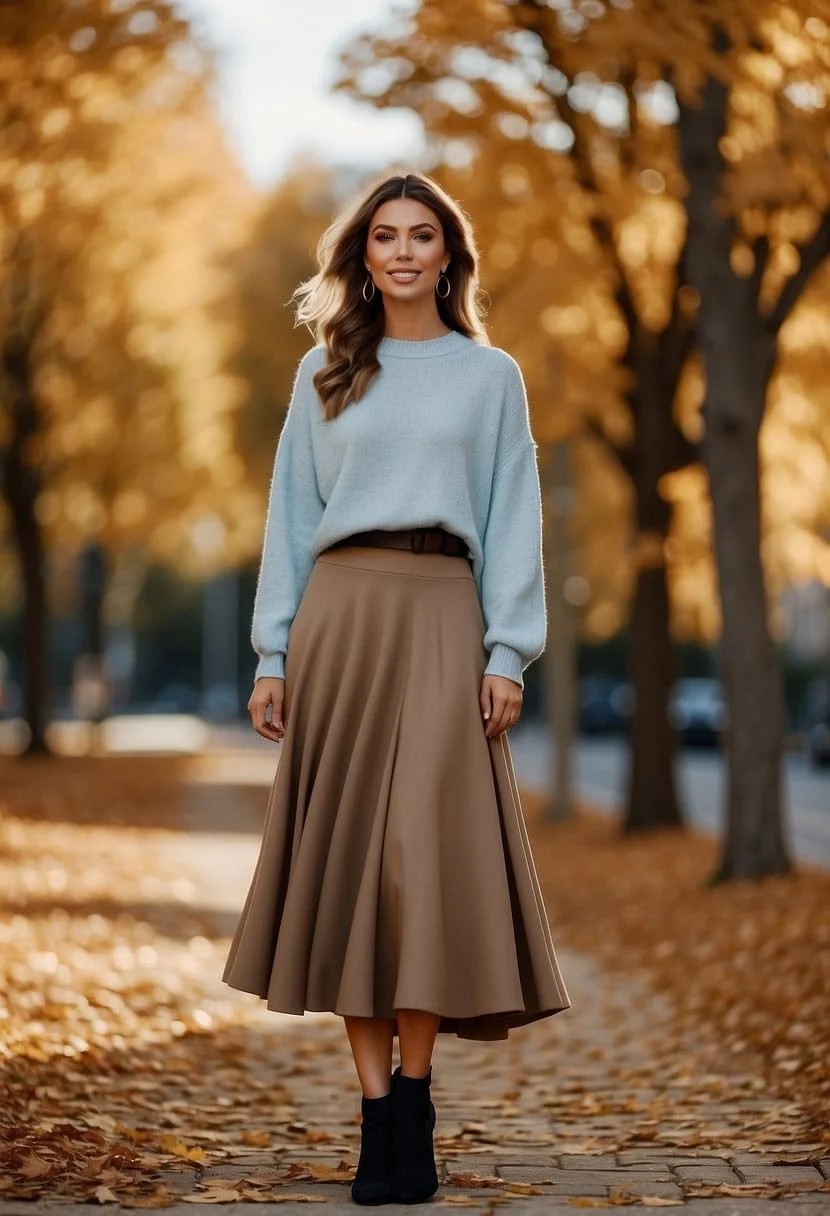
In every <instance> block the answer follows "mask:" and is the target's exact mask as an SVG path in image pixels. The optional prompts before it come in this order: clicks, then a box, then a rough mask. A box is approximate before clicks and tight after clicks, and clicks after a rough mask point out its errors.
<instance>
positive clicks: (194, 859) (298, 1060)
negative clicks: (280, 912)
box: [0, 770, 830, 1216]
mask: <svg viewBox="0 0 830 1216" xmlns="http://www.w3.org/2000/svg"><path fill="white" fill-rule="evenodd" d="M229 790H230V786H229V785H228V784H227V782H226V781H224V780H223V779H222V775H221V773H220V772H219V770H217V779H216V782H215V784H214V785H211V784H210V783H206V784H202V785H201V786H199V787H198V788H197V787H195V786H194V788H193V789H191V790H189V791H187V792H186V794H185V797H184V798H183V801H182V807H181V809H180V811H179V816H178V827H179V829H180V830H174V831H172V832H171V833H170V835H169V836H167V837H166V838H165V841H164V844H163V850H164V856H163V858H162V857H161V856H159V858H158V864H159V866H160V867H162V866H167V867H168V868H171V867H172V869H173V870H175V871H178V873H179V874H181V875H183V876H185V877H186V878H187V879H188V880H189V882H190V884H191V886H190V889H189V892H188V897H187V902H186V903H184V904H182V905H181V906H180V907H179V910H178V912H177V911H176V905H171V907H170V909H169V910H168V913H167V915H168V916H169V917H171V918H172V919H171V921H170V925H169V933H170V935H171V937H175V936H176V935H178V936H179V938H180V939H181V941H182V942H183V943H185V945H184V947H182V948H183V949H186V951H187V953H186V956H183V957H186V959H187V960H190V961H189V962H188V963H187V966H188V967H189V968H191V970H194V969H195V971H196V972H198V976H197V978H198V981H199V983H200V985H201V991H202V999H201V1001H200V1009H199V1010H198V1011H196V1013H195V1014H194V1016H195V1018H196V1022H197V1023H198V1024H199V1025H201V1026H202V1028H203V1033H191V1034H181V1035H180V1036H179V1037H174V1038H173V1039H172V1040H171V1041H170V1042H169V1043H167V1044H166V1045H163V1046H159V1043H158V1042H156V1043H152V1042H148V1043H147V1044H146V1046H145V1047H143V1048H142V1047H141V1046H140V1045H139V1047H137V1048H136V1049H134V1050H132V1051H131V1052H130V1054H129V1057H128V1058H127V1059H125V1061H124V1062H122V1063H121V1064H118V1063H117V1062H116V1063H114V1064H113V1066H112V1067H111V1068H110V1069H109V1070H108V1071H107V1072H106V1073H105V1074H102V1075H99V1076H95V1075H93V1076H91V1077H89V1078H88V1079H87V1080H85V1083H84V1100H83V1103H82V1109H77V1110H74V1111H70V1110H67V1111H65V1112H64V1117H65V1118H66V1119H72V1120H76V1121H79V1122H81V1123H85V1124H86V1125H87V1126H93V1127H99V1128H100V1129H102V1130H103V1131H106V1132H108V1133H113V1132H116V1133H118V1132H121V1133H123V1131H124V1129H125V1128H130V1129H133V1134H134V1135H138V1136H140V1135H141V1134H144V1133H146V1134H149V1133H153V1134H154V1135H155V1136H156V1137H157V1136H158V1134H159V1132H164V1134H165V1135H166V1136H167V1142H166V1148H167V1151H168V1153H169V1152H172V1153H178V1154H180V1155H181V1168H179V1169H173V1170H171V1169H169V1168H167V1166H168V1161H167V1160H166V1161H164V1162H162V1161H161V1160H160V1163H159V1164H160V1167H161V1168H160V1169H159V1174H158V1185H159V1187H160V1188H164V1189H163V1190H160V1191H159V1192H158V1200H159V1204H160V1205H161V1204H163V1203H167V1204H169V1203H170V1201H171V1200H172V1201H174V1206H173V1207H172V1208H171V1207H169V1206H167V1207H166V1208H165V1209H164V1210H166V1211H171V1212H174V1213H175V1214H176V1216H181V1214H183V1213H191V1212H192V1210H193V1209H192V1204H193V1203H194V1202H197V1203H198V1202H220V1203H222V1204H223V1206H224V1205H227V1208H230V1209H231V1210H232V1211H236V1209H237V1207H238V1206H240V1203H242V1202H244V1201H247V1202H249V1203H250V1202H253V1201H256V1202H257V1203H259V1204H260V1205H262V1206H261V1207H260V1208H258V1209H257V1210H259V1211H262V1210H263V1208H264V1209H265V1210H267V1209H268V1205H269V1203H273V1204H277V1203H278V1204H279V1208H278V1211H279V1212H286V1213H288V1212H297V1213H301V1212H306V1211H307V1210H308V1204H309V1203H310V1202H318V1203H324V1204H326V1205H327V1211H331V1212H337V1213H346V1212H349V1213H353V1212H354V1211H356V1210H358V1209H357V1208H356V1207H355V1205H353V1204H352V1203H351V1202H350V1199H349V1194H348V1182H349V1178H350V1175H351V1170H352V1168H353V1166H354V1162H355V1160H356V1154H357V1145H358V1139H359V1131H358V1126H357V1111H358V1106H359V1089H358V1086H357V1081H356V1077H355V1074H354V1068H353V1064H352V1060H351V1056H350V1053H349V1051H348V1047H347V1044H346V1039H345V1035H344V1032H343V1027H342V1022H341V1021H340V1020H339V1019H337V1018H333V1017H330V1016H328V1015H318V1016H313V1017H312V1016H309V1017H306V1018H304V1019H298V1018H288V1017H283V1016H280V1015H274V1014H266V1013H265V1012H264V1010H263V1009H262V1005H261V1003H260V1002H258V1001H256V1000H255V998H252V997H248V996H246V995H244V994H236V993H232V992H230V990H228V989H227V988H226V987H225V986H223V985H221V983H220V982H219V979H218V975H219V973H220V971H221V966H222V963H223V960H224V956H225V954H226V951H227V945H228V934H229V933H230V931H231V929H232V926H233V924H234V921H235V917H236V913H237V911H238V908H239V905H240V902H241V898H242V896H243V894H244V889H245V886H246V884H247V881H248V877H249V876H250V873H251V870H252V868H253V863H254V858H255V854H256V846H257V836H256V834H254V833H253V832H252V831H251V821H252V818H256V816H257V815H258V814H259V813H260V811H261V806H262V803H263V789H262V786H261V784H258V783H257V781H256V780H255V779H254V780H252V781H251V782H250V785H249V788H248V789H247V790H245V791H243V790H241V789H240V787H239V786H236V787H234V794H233V798H234V800H235V801H234V803H233V806H231V805H230V804H229ZM197 819H198V828H199V830H197V831H195V832H193V831H188V830H187V829H188V828H189V827H191V826H195V825H196V821H197ZM234 823H235V824H236V825H237V830H234ZM174 827H175V823H174ZM194 906H197V907H198V909H199V916H200V918H201V920H200V923H201V924H202V926H203V928H202V932H201V933H200V934H199V935H198V936H195V937H190V934H192V932H193V929H192V927H190V925H191V922H189V921H188V917H189V916H192V908H193V907H194ZM189 909H190V911H189ZM177 916H178V917H179V921H177V920H176V917H177ZM204 926H207V928H205V927H204ZM560 958H561V963H562V968H563V972H564V975H565V978H566V982H567V983H568V987H569V991H570V995H571V999H572V1001H573V1008H572V1009H570V1010H567V1011H566V1012H564V1013H561V1014H558V1015H556V1016H555V1017H553V1018H550V1019H547V1020H545V1021H543V1022H540V1023H536V1024H534V1025H531V1026H529V1027H525V1028H523V1029H522V1030H519V1031H516V1032H514V1033H513V1035H512V1036H511V1038H510V1039H509V1040H508V1041H507V1042H506V1043H498V1044H476V1043H470V1042H465V1041H461V1040H458V1039H456V1038H450V1037H448V1036H441V1037H440V1038H439V1042H438V1045H437V1048H436V1053H435V1058H434V1064H433V1079H434V1080H433V1096H434V1100H435V1103H436V1107H437V1111H438V1124H437V1127H436V1150H437V1156H438V1159H439V1164H440V1176H441V1181H442V1186H441V1190H440V1191H439V1194H438V1196H437V1197H436V1199H435V1200H433V1202H432V1203H431V1204H429V1205H425V1206H428V1207H435V1206H458V1207H471V1208H472V1207H475V1208H477V1209H478V1210H480V1211H482V1212H491V1213H495V1212H497V1211H502V1210H503V1211H510V1212H513V1211H515V1212H524V1213H527V1214H528V1216H531V1214H532V1216H539V1214H541V1213H559V1212H565V1211H572V1210H573V1209H574V1208H575V1207H583V1206H584V1207H594V1206H596V1207H600V1206H617V1205H618V1204H620V1205H621V1204H625V1205H630V1206H632V1207H633V1208H635V1209H636V1210H643V1211H645V1209H646V1208H651V1207H658V1206H674V1205H678V1206H681V1205H682V1206H684V1207H685V1208H686V1209H687V1210H688V1211H689V1213H690V1214H691V1213H693V1214H695V1216H696V1214H697V1213H708V1212H710V1211H716V1212H717V1213H718V1214H720V1216H726V1214H727V1213H728V1214H729V1216H738V1214H746V1216H754V1214H755V1213H756V1212H761V1211H762V1210H764V1211H767V1212H768V1213H770V1214H772V1213H776V1214H777V1213H781V1212H782V1211H793V1212H794V1211H796V1209H798V1210H801V1209H803V1208H804V1207H805V1205H806V1207H807V1208H808V1210H810V1209H815V1210H816V1211H819V1210H822V1209H827V1210H830V1147H827V1148H825V1150H824V1151H825V1153H826V1155H825V1156H822V1155H821V1152H820V1151H817V1146H816V1144H815V1141H814V1140H810V1139H809V1138H808V1130H807V1127H808V1125H807V1121H806V1118H804V1116H803V1115H802V1112H801V1111H799V1110H798V1109H797V1108H794V1107H793V1106H792V1105H789V1106H786V1107H784V1106H782V1104H781V1103H780V1102H779V1101H778V1100H776V1098H775V1097H774V1096H773V1095H771V1094H770V1093H768V1092H767V1091H766V1090H765V1088H764V1086H763V1084H762V1083H761V1082H760V1081H759V1079H758V1078H759V1076H760V1073H759V1072H757V1071H753V1069H752V1067H751V1061H746V1060H741V1061H735V1060H734V1059H732V1058H728V1057H727V1058H724V1057H723V1055H722V1053H721V1052H720V1051H719V1048H718V1046H717V1044H716V1043H713V1042H711V1041H707V1039H706V1037H705V1035H701V1038H700V1040H699V1041H696V1042H684V1043H677V1044H675V1046H674V1050H673V1052H672V1053H671V1055H670V1056H669V1060H670V1063H669V1064H668V1065H667V1063H666V1059H667V1053H666V1050H665V1047H666V1036H667V1035H670V1034H672V1033H673V1030H672V1023H671V1011H670V1009H668V1007H667V1006H666V1005H665V1003H664V1002H663V1001H662V1000H661V999H660V998H659V997H658V996H656V995H655V994H654V993H652V992H650V991H649V990H648V989H646V988H645V987H643V986H642V984H641V983H639V982H638V981H635V980H626V981H621V980H620V978H619V977H612V976H610V975H609V974H608V973H606V972H604V971H603V970H602V969H601V968H600V967H599V965H598V964H597V963H595V962H594V961H593V960H592V959H590V958H588V957H585V956H581V955H577V954H574V953H572V952H570V951H569V950H566V949H563V948H560ZM191 978H192V976H191ZM182 1029H183V1030H184V1027H182ZM191 1029H193V1027H192V1026H191ZM197 1029H198V1027H197ZM135 1129H144V1133H142V1132H141V1131H138V1132H137V1131H135ZM188 1155H189V1156H190V1158H191V1159H190V1160H188ZM103 1199H104V1201H106V1197H105V1196H104V1197H103ZM771 1201H775V1207H770V1203H771ZM143 1206H149V1204H147V1205H143ZM41 1208H43V1209H45V1210H48V1211H50V1212H55V1213H60V1214H65V1216H69V1214H70V1213H75V1212H78V1213H81V1212H88V1211H89V1207H88V1205H82V1204H73V1203H67V1202H63V1203H62V1202H59V1201H55V1200H39V1201H37V1202H36V1203H31V1202H22V1201H7V1202H0V1216H17V1214H18V1213H19V1214H20V1216H24V1214H29V1213H31V1212H32V1211H33V1209H38V1210H39V1209H41ZM226 1210H227V1209H226ZM385 1210H391V1207H388V1208H386V1209H385ZM396 1210H397V1209H396ZM407 1210H421V1209H420V1207H419V1208H415V1209H407ZM246 1211H248V1212H250V1211H251V1208H250V1207H248V1208H246Z"/></svg>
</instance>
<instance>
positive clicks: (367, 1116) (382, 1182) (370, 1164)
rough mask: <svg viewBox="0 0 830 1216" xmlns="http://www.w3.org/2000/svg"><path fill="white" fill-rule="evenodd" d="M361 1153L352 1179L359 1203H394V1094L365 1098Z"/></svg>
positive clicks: (361, 1129) (361, 1130)
mask: <svg viewBox="0 0 830 1216" xmlns="http://www.w3.org/2000/svg"><path fill="white" fill-rule="evenodd" d="M360 1113H361V1115H362V1117H363V1122H362V1123H361V1125H360V1157H359V1158H358V1162H357V1171H356V1173H355V1176H354V1182H353V1183H352V1199H353V1200H354V1201H355V1203H366V1204H376V1203H391V1202H392V1180H391V1176H390V1171H391V1156H392V1153H391V1148H392V1094H391V1093H388V1094H384V1096H383V1097H382V1098H361V1100H360Z"/></svg>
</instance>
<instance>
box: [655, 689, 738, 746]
mask: <svg viewBox="0 0 830 1216" xmlns="http://www.w3.org/2000/svg"><path fill="white" fill-rule="evenodd" d="M669 716H670V718H671V721H672V725H673V726H674V728H675V730H676V731H677V733H678V735H679V737H680V738H681V740H682V741H683V742H684V743H697V744H700V745H703V746H710V747H711V746H714V745H716V744H717V743H719V742H720V739H721V735H722V733H723V731H724V729H725V727H726V724H727V722H726V699H725V697H724V693H723V687H722V685H721V683H720V681H719V680H713V679H709V678H708V677H702V676H696V677H691V678H689V679H686V680H678V682H677V684H675V686H674V688H673V690H672V695H671V700H670V703H669Z"/></svg>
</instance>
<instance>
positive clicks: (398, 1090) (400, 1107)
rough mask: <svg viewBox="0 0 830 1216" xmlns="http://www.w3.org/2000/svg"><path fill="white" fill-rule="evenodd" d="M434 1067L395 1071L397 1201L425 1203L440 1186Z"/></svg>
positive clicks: (394, 1192) (394, 1181)
mask: <svg viewBox="0 0 830 1216" xmlns="http://www.w3.org/2000/svg"><path fill="white" fill-rule="evenodd" d="M431 1081H432V1069H431V1068H430V1070H429V1072H428V1073H427V1075H426V1076H425V1077H407V1076H404V1074H403V1073H402V1072H401V1070H400V1068H396V1069H395V1071H394V1073H393V1074H392V1197H393V1199H394V1201H395V1202H396V1203H423V1202H424V1201H425V1200H427V1199H429V1198H431V1196H433V1195H434V1194H435V1192H436V1191H437V1190H438V1171H437V1170H436V1168H435V1154H434V1151H433V1145H432V1132H433V1129H434V1127H435V1107H434V1106H433V1104H432V1102H431V1101H430V1096H429V1087H430V1082H431Z"/></svg>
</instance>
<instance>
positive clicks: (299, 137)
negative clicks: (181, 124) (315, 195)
mask: <svg viewBox="0 0 830 1216" xmlns="http://www.w3.org/2000/svg"><path fill="white" fill-rule="evenodd" d="M176 7H177V9H178V11H179V12H180V13H181V14H182V15H183V16H185V17H187V18H188V20H190V21H191V23H192V25H193V28H194V29H195V30H196V32H197V34H199V35H200V36H201V38H202V39H203V40H205V41H207V42H208V43H209V44H210V45H212V46H213V47H214V48H215V49H216V51H217V83H218V94H217V98H216V100H217V110H218V112H219V115H220V117H221V119H222V122H223V125H224V127H225V129H226V130H227V132H228V135H229V137H230V140H231V143H232V144H233V146H234V148H235V149H236V152H237V155H238V156H239V158H240V160H241V162H242V164H243V165H244V167H245V169H246V170H247V172H248V174H249V176H250V178H251V180H252V181H253V182H254V183H255V184H256V185H258V186H261V187H263V188H268V187H269V186H270V185H272V184H273V183H274V182H275V181H277V180H278V179H279V177H280V176H281V175H282V173H283V172H284V170H285V168H286V166H287V165H288V163H289V161H290V159H291V157H292V155H293V154H295V153H296V152H298V151H299V150H300V149H308V148H310V149H312V150H314V151H315V152H316V154H317V155H318V156H319V157H320V158H321V159H323V160H326V161H329V162H332V163H335V164H351V165H363V164H365V165H367V166H369V167H375V166H378V167H379V166H381V165H383V164H385V163H386V162H388V161H389V160H394V159H396V158H399V157H400V158H403V157H405V156H407V155H412V154H414V153H417V151H418V150H419V149H420V148H421V146H422V139H421V128H420V124H419V122H418V120H417V119H416V118H415V117H414V115H412V114H410V113H408V112H406V111H403V110H389V111H380V110H375V109H374V107H372V106H369V105H362V104H360V103H358V102H355V101H352V100H351V99H349V98H347V97H345V96H343V95H340V96H338V95H335V96H330V95H328V93H327V86H328V83H329V81H330V80H331V79H332V78H333V75H334V63H333V61H334V56H335V52H336V49H337V47H338V46H339V45H342V43H343V42H345V41H347V40H348V39H349V37H350V36H352V35H354V34H356V33H360V32H361V31H363V30H367V29H378V28H382V22H383V17H384V14H385V13H388V12H389V9H390V0H306V2H305V3H300V2H298V0H176Z"/></svg>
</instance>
